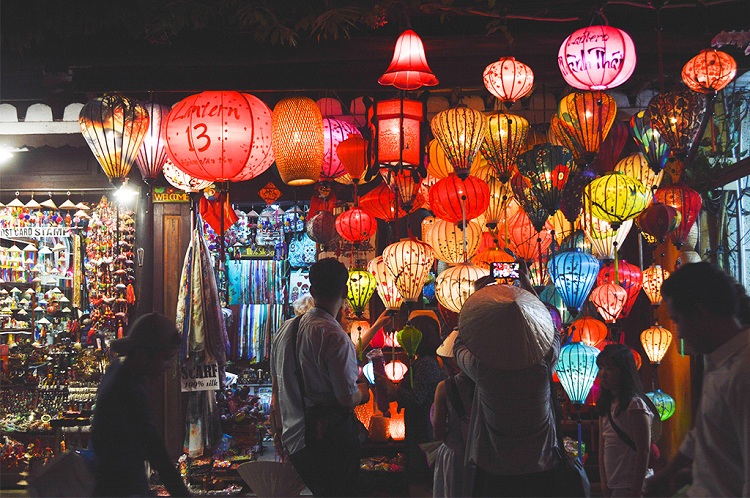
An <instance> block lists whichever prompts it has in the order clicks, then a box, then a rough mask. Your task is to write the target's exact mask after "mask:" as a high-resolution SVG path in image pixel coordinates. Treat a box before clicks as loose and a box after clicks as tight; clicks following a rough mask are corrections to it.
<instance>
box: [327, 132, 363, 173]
mask: <svg viewBox="0 0 750 498" xmlns="http://www.w3.org/2000/svg"><path fill="white" fill-rule="evenodd" d="M336 155H337V156H338V158H339V161H341V164H342V165H343V166H344V170H345V173H344V174H343V175H341V176H338V177H336V178H334V180H336V181H337V182H339V183H344V184H349V183H351V184H354V185H357V184H359V183H363V182H364V180H365V176H366V175H365V173H366V172H367V140H365V139H364V138H362V137H361V136H360V135H353V134H352V135H349V137H348V138H346V139H345V140H342V141H341V142H340V143H339V144H338V146H336Z"/></svg>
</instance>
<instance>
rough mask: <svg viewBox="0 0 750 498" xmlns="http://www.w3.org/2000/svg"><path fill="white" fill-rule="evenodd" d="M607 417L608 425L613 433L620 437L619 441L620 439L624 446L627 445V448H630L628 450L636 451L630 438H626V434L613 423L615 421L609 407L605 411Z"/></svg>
mask: <svg viewBox="0 0 750 498" xmlns="http://www.w3.org/2000/svg"><path fill="white" fill-rule="evenodd" d="M607 417H608V418H609V425H611V426H612V428H613V429H614V430H615V432H616V433H617V435H618V436H619V437H620V439H622V442H623V443H625V444H627V445H628V446H630V448H631V449H632V450H633V451H636V449H635V443H634V442H633V440H632V439H631V438H630V436H628V435H627V434H625V431H623V430H622V429H621V428H620V426H619V425H617V424H616V423H615V419H613V418H612V408H611V407H610V409H609V410H607Z"/></svg>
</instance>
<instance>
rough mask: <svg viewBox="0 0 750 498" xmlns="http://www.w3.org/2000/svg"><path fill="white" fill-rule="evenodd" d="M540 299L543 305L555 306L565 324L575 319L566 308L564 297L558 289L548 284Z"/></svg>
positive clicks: (540, 294)
mask: <svg viewBox="0 0 750 498" xmlns="http://www.w3.org/2000/svg"><path fill="white" fill-rule="evenodd" d="M539 299H541V300H542V302H543V303H547V304H549V305H551V306H554V307H555V309H556V310H557V311H558V312H559V313H560V319H561V320H562V322H563V323H566V324H567V323H570V322H572V321H573V317H572V316H571V315H570V313H569V312H568V309H567V308H566V306H565V302H563V298H562V296H561V295H560V293H559V292H558V291H557V288H556V287H555V286H554V285H552V284H547V286H545V287H544V289H543V290H542V292H540V293H539Z"/></svg>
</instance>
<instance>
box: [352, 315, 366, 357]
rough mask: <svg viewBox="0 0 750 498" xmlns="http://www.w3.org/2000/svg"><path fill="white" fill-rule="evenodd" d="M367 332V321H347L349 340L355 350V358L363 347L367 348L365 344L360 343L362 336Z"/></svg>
mask: <svg viewBox="0 0 750 498" xmlns="http://www.w3.org/2000/svg"><path fill="white" fill-rule="evenodd" d="M368 332H370V322H368V321H367V320H350V321H349V338H350V339H351V340H352V342H353V343H354V347H355V349H356V350H357V356H360V355H361V354H362V351H363V350H364V349H365V347H367V345H366V344H363V343H362V342H363V341H362V336H365V335H367V333H368ZM360 359H361V358H360Z"/></svg>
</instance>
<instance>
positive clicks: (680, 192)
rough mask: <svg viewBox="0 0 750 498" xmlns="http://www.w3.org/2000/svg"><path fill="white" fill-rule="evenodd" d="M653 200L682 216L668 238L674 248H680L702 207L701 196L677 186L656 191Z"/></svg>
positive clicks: (685, 187)
mask: <svg viewBox="0 0 750 498" xmlns="http://www.w3.org/2000/svg"><path fill="white" fill-rule="evenodd" d="M654 199H656V200H657V201H658V202H661V203H664V204H666V205H668V206H672V207H673V208H675V209H676V210H677V211H679V212H680V214H681V215H682V221H680V224H679V225H677V228H675V229H674V230H673V231H672V233H671V234H670V236H669V237H670V239H671V240H672V243H673V244H674V245H675V247H677V248H678V249H679V248H681V247H682V244H684V243H685V239H686V238H687V236H688V234H689V233H690V229H691V228H693V225H695V222H696V220H697V219H698V215H699V214H700V212H701V208H702V207H703V200H702V199H701V195H700V194H699V193H698V192H696V191H695V190H693V189H691V188H690V187H688V186H686V185H681V184H677V185H667V186H666V187H661V188H659V189H657V190H656V192H654Z"/></svg>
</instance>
